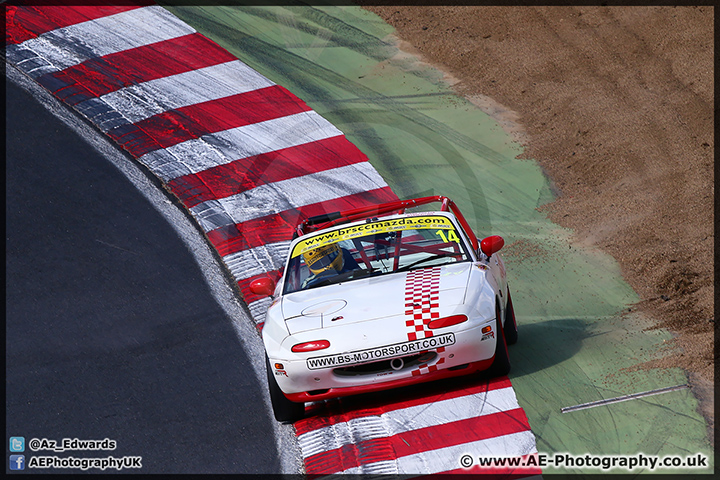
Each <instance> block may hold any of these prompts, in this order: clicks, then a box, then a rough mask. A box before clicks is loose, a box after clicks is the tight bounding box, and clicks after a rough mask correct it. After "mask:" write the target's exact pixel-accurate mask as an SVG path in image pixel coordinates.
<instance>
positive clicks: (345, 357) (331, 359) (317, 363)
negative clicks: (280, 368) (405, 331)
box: [307, 332, 455, 370]
mask: <svg viewBox="0 0 720 480" xmlns="http://www.w3.org/2000/svg"><path fill="white" fill-rule="evenodd" d="M454 343H455V334H454V333H452V332H451V333H446V334H443V335H438V336H436V337H429V338H423V339H421V340H413V341H410V342H404V343H396V344H394V345H386V346H383V347H377V348H370V349H367V350H359V351H356V352H348V353H339V354H337V355H327V356H325V357H313V358H308V359H307V367H308V368H309V369H310V370H317V369H320V368H334V367H344V366H346V365H353V364H356V363H366V362H372V361H376V360H383V359H386V358H392V357H396V356H398V355H412V354H416V353H420V352H422V351H424V350H432V349H434V348H440V347H447V346H448V345H452V344H454Z"/></svg>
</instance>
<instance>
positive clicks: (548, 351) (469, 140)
mask: <svg viewBox="0 0 720 480" xmlns="http://www.w3.org/2000/svg"><path fill="white" fill-rule="evenodd" d="M168 8H169V10H170V11H172V12H173V13H174V14H175V15H177V16H179V17H180V18H181V19H183V20H184V21H186V22H187V23H189V24H190V25H192V26H193V27H194V28H196V29H197V30H198V31H200V32H201V33H203V34H204V35H206V36H208V37H209V38H211V39H213V40H214V41H216V42H217V43H218V44H220V45H221V46H223V47H224V48H226V49H228V50H229V51H230V52H232V53H233V54H235V55H237V56H238V58H240V59H241V60H242V61H244V62H245V63H247V64H248V65H250V66H251V67H253V68H255V69H256V70H258V71H259V72H260V73H262V74H263V75H265V76H267V77H268V78H270V79H271V80H273V81H274V82H276V83H278V84H280V85H283V86H284V87H286V88H288V89H289V90H290V91H292V92H293V93H294V94H295V95H297V96H298V97H300V98H301V99H303V100H304V101H305V102H307V103H308V104H309V105H310V106H311V107H312V108H313V109H314V110H316V111H317V112H318V113H320V114H321V115H323V116H324V117H325V118H327V119H328V120H329V121H330V122H332V123H333V124H335V125H336V126H337V127H338V128H340V129H341V130H342V131H343V132H344V133H345V134H346V135H347V137H348V139H349V140H350V141H351V142H353V143H355V144H356V145H357V146H358V147H359V148H360V149H361V150H362V151H363V152H364V153H365V154H366V155H367V156H368V157H369V160H370V162H371V163H372V165H373V166H374V167H375V168H376V169H377V170H378V172H379V173H380V174H381V175H382V176H383V177H384V178H385V180H386V181H387V182H388V184H389V185H390V186H391V187H392V189H393V190H394V191H395V192H396V194H397V195H398V196H399V197H401V198H410V197H414V196H424V195H429V194H442V195H447V196H450V197H451V198H453V199H454V200H455V201H456V202H457V203H458V205H459V206H460V208H461V209H462V210H463V212H464V214H465V216H466V217H467V218H468V219H469V221H470V222H471V224H472V226H473V227H474V228H476V231H477V232H478V234H479V236H481V237H483V236H488V235H495V234H497V235H502V236H503V237H504V238H505V241H506V248H505V249H504V252H505V253H504V254H505V259H506V262H507V265H508V276H509V280H510V282H511V283H510V285H511V287H512V292H513V301H514V304H515V310H516V314H517V316H518V322H519V325H520V340H519V341H518V343H517V344H516V345H515V346H513V347H512V348H511V351H510V355H511V360H512V362H513V367H512V368H513V370H512V372H511V374H510V378H511V380H512V382H513V385H514V387H515V390H516V392H517V396H518V400H519V402H520V405H521V406H522V407H523V408H524V409H525V411H526V413H527V415H528V418H529V420H530V425H531V427H532V430H533V432H534V433H535V435H536V437H537V448H538V451H539V452H541V453H555V452H569V453H573V454H586V453H590V454H594V455H614V454H625V455H635V454H638V453H644V454H646V455H659V456H665V455H679V456H683V457H685V456H692V455H694V454H696V453H698V452H700V453H703V454H705V455H707V456H708V457H709V458H710V460H709V461H710V465H711V466H712V465H713V464H714V459H713V457H712V448H711V446H710V444H709V442H708V440H707V437H706V435H707V431H706V423H705V421H704V419H703V418H702V417H701V416H700V415H699V414H698V413H697V411H696V409H697V402H696V400H695V398H694V397H693V396H692V393H691V391H690V390H687V389H685V390H679V391H675V392H671V393H666V394H663V395H659V396H654V397H645V398H642V399H637V400H633V401H627V402H622V403H615V404H611V405H607V406H601V407H597V408H591V409H586V410H581V411H576V412H571V413H565V414H563V413H561V412H560V409H561V408H563V407H569V406H573V405H577V404H581V403H587V402H592V401H595V400H600V399H605V398H612V397H618V396H621V395H627V394H632V393H637V392H643V391H648V390H653V389H656V388H662V387H670V386H675V385H679V384H684V383H687V379H686V377H685V375H684V373H683V372H682V371H680V370H678V369H670V370H638V371H632V370H626V369H629V368H631V367H633V366H635V365H637V364H640V363H642V362H645V361H648V360H651V359H654V358H657V357H658V356H660V355H662V352H663V342H665V341H666V340H668V339H670V338H671V337H670V335H669V334H668V333H667V332H664V331H658V330H647V331H646V330H644V329H643V328H644V327H645V326H646V325H644V324H643V323H642V322H641V321H639V320H638V319H636V318H634V317H633V316H632V315H626V314H624V313H623V312H627V311H628V308H629V306H631V304H632V303H634V302H636V301H637V300H638V297H637V296H636V294H635V293H634V292H633V291H632V289H631V288H630V287H629V286H628V284H627V283H626V282H625V281H623V279H622V278H621V276H620V271H619V268H618V266H617V264H616V263H615V261H614V260H613V259H612V258H609V257H608V256H607V255H604V254H601V253H599V252H597V251H588V250H584V249H578V248H576V246H574V245H573V244H572V243H571V242H570V238H571V232H570V231H568V230H565V229H563V228H560V227H559V226H557V225H555V224H553V223H551V222H550V221H548V220H547V219H546V218H545V216H544V215H543V214H542V213H540V212H538V211H537V210H536V208H537V207H539V206H540V205H543V204H545V203H547V202H549V201H551V200H552V198H553V196H552V193H551V190H550V188H549V185H548V181H547V180H546V178H545V177H544V176H543V174H542V172H541V170H540V168H539V167H538V166H537V164H536V163H534V162H533V161H529V160H518V159H517V158H516V156H517V155H519V154H520V153H522V147H521V146H520V145H518V144H517V143H515V142H514V141H513V140H512V139H511V138H510V137H509V136H508V135H507V134H506V133H505V132H504V131H503V130H502V129H501V128H500V127H499V126H498V123H497V122H496V121H495V120H493V119H492V118H491V117H489V116H488V115H486V114H484V113H483V112H482V111H481V110H480V109H478V108H477V107H475V106H474V105H473V104H471V103H470V102H468V101H467V100H465V99H464V98H462V97H459V96H457V95H455V94H454V93H453V91H452V90H451V89H450V87H449V86H448V85H447V84H446V83H444V82H443V79H442V74H441V73H440V72H439V71H437V70H435V69H433V68H430V67H428V66H426V65H423V64H421V63H420V62H418V61H417V60H416V59H415V58H414V57H411V56H409V55H405V54H402V53H401V52H400V51H399V50H398V48H397V47H396V46H395V44H394V43H393V41H392V39H390V38H389V37H388V36H389V35H390V34H392V33H393V29H392V28H391V27H389V26H388V25H386V24H385V23H384V22H382V21H381V20H380V19H379V18H378V17H377V16H375V15H374V14H371V13H369V12H366V11H364V10H362V9H360V8H357V7H337V6H326V7H322V8H321V7H313V6H297V7H260V6H257V7H231V6H208V7H197V6H188V7H179V6H174V7H168ZM544 471H545V473H579V472H583V473H604V472H602V471H601V470H597V469H561V470H555V469H545V470H544ZM646 471H647V470H645V472H646ZM658 472H659V473H675V474H677V473H710V472H712V467H711V469H703V470H694V471H693V470H688V469H679V470H670V469H668V470H660V471H658ZM610 473H640V472H639V471H638V470H637V469H636V470H633V471H631V472H627V471H623V470H614V471H611V472H610Z"/></svg>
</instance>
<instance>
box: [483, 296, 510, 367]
mask: <svg viewBox="0 0 720 480" xmlns="http://www.w3.org/2000/svg"><path fill="white" fill-rule="evenodd" d="M495 313H496V315H495V317H496V318H495V322H497V323H496V329H495V331H496V332H497V339H496V341H495V360H493V363H492V365H490V368H488V370H487V371H488V374H490V376H491V377H501V376H503V375H507V374H508V373H509V372H510V357H509V356H508V348H507V343H506V342H505V334H504V333H503V329H502V324H501V323H500V307H499V306H495Z"/></svg>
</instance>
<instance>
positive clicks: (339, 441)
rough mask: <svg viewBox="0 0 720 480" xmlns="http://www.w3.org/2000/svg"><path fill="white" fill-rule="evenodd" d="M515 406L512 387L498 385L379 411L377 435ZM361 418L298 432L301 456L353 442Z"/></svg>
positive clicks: (311, 454)
mask: <svg viewBox="0 0 720 480" xmlns="http://www.w3.org/2000/svg"><path fill="white" fill-rule="evenodd" d="M516 408H520V406H519V405H518V403H517V398H516V397H515V392H514V390H513V389H512V388H511V387H507V388H500V389H497V390H490V391H488V392H483V393H478V394H474V395H466V396H464V397H458V398H450V399H447V400H441V401H438V402H433V403H428V404H424V405H415V406H412V407H407V408H403V409H399V410H391V411H389V412H385V413H382V414H381V415H380V417H381V418H382V420H383V425H384V427H385V428H384V430H383V431H382V432H378V433H379V435H380V436H384V437H390V436H392V435H397V434H399V433H405V432H409V431H412V430H419V429H421V428H427V427H435V426H439V425H444V424H446V423H451V422H457V421H460V420H466V419H468V418H474V417H482V416H484V415H490V414H493V413H499V412H504V411H507V410H513V409H516ZM363 418H364V417H360V418H354V419H350V420H348V421H347V422H342V423H339V424H335V425H330V426H328V427H323V428H319V429H317V430H313V431H311V432H307V433H303V434H302V435H299V436H298V443H299V444H300V449H301V451H302V454H303V457H305V458H307V457H311V456H313V455H316V454H318V453H321V452H325V451H328V450H335V449H337V448H341V447H342V446H344V445H346V444H350V443H355V442H354V439H355V434H354V432H355V431H356V430H357V428H358V427H361V426H362V420H363ZM479 422H482V420H479ZM356 424H358V425H356Z"/></svg>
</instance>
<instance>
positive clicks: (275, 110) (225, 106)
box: [108, 85, 310, 180]
mask: <svg viewBox="0 0 720 480" xmlns="http://www.w3.org/2000/svg"><path fill="white" fill-rule="evenodd" d="M308 110H310V107H308V106H307V105H306V104H305V102H303V101H302V100H300V99H299V98H297V97H296V96H295V95H293V94H292V93H290V92H289V91H287V90H286V89H285V88H284V87H281V86H279V85H275V86H271V87H265V88H261V89H258V90H253V91H250V92H245V93H240V94H237V95H231V96H229V97H223V98H219V99H216V100H210V101H207V102H201V103H196V104H194V105H189V106H187V107H182V108H178V109H175V110H170V111H168V112H163V113H159V114H157V115H153V116H152V117H149V118H146V119H145V120H142V121H140V122H137V123H135V124H131V125H123V126H120V127H116V128H114V129H112V130H110V131H109V132H108V135H110V137H112V138H113V139H114V140H115V141H116V142H118V143H119V144H120V145H121V146H122V147H123V148H125V149H126V150H127V151H129V152H130V154H131V155H133V156H134V157H136V158H139V157H141V156H143V155H145V154H146V153H148V152H151V151H154V150H158V149H160V148H168V147H171V146H173V145H177V144H179V143H182V142H186V141H188V140H193V139H196V138H200V137H202V136H203V135H207V134H210V133H216V132H221V131H224V130H229V129H231V128H237V127H243V126H245V125H251V124H255V123H260V122H264V121H267V120H272V119H275V118H279V117H284V116H287V115H292V114H295V113H301V112H306V111H308ZM297 175H299V174H296V175H295V176H297ZM224 180H227V179H224Z"/></svg>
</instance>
